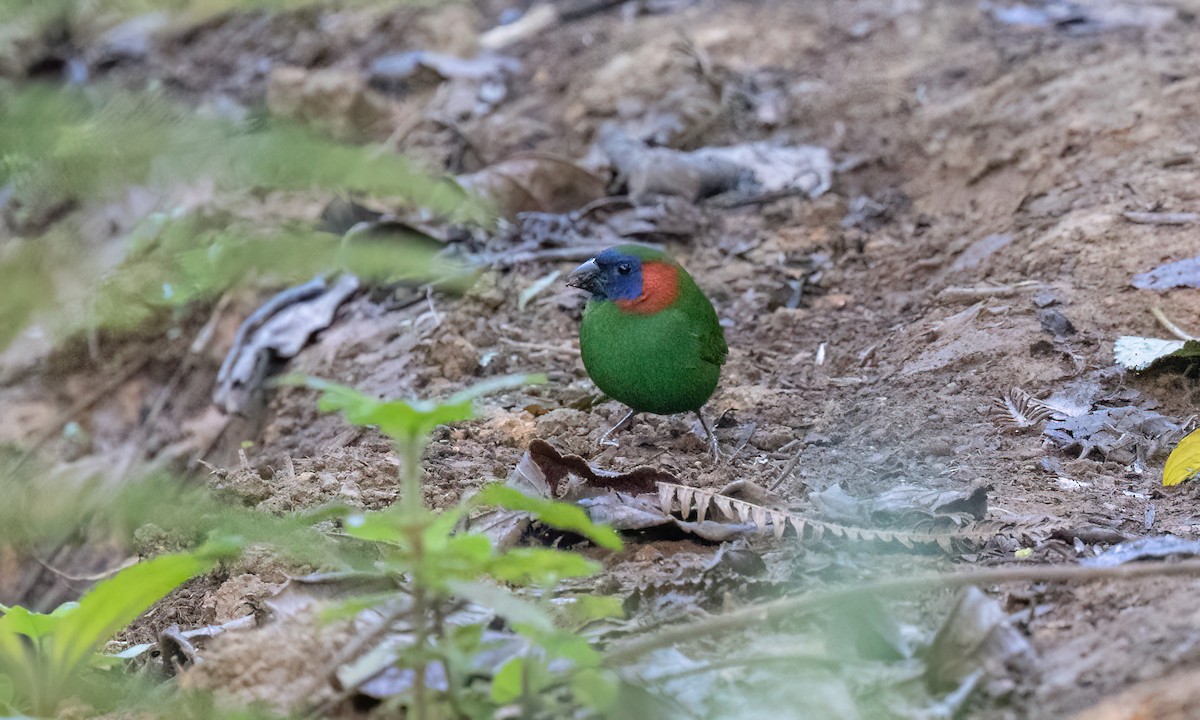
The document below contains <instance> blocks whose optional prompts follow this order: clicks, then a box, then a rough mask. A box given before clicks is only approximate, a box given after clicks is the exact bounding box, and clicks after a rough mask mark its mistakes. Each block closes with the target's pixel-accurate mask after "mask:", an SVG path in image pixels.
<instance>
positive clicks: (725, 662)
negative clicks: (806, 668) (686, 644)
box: [642, 653, 867, 683]
mask: <svg viewBox="0 0 1200 720" xmlns="http://www.w3.org/2000/svg"><path fill="white" fill-rule="evenodd" d="M767 663H797V664H805V665H819V666H821V667H832V668H841V667H845V666H846V665H866V664H867V663H865V662H863V661H862V660H858V659H857V658H849V657H847V658H835V657H829V656H828V655H815V654H813V653H774V654H769V655H751V656H749V657H734V658H724V659H721V660H714V661H713V662H709V663H704V664H703V665H698V666H696V667H689V668H686V669H684V670H677V671H675V672H669V673H663V674H662V675H655V676H654V677H648V678H642V679H643V680H644V681H645V682H652V683H664V682H670V681H672V680H678V679H679V678H685V677H689V676H692V675H702V674H704V673H710V672H716V671H717V670H724V669H726V668H735V667H745V666H746V665H763V664H767Z"/></svg>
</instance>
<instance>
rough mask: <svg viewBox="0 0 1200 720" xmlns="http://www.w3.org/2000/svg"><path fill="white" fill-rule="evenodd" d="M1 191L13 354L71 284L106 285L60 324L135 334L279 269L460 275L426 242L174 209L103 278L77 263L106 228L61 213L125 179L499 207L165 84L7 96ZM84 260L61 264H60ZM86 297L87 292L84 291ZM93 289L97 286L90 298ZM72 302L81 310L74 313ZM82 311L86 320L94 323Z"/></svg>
mask: <svg viewBox="0 0 1200 720" xmlns="http://www.w3.org/2000/svg"><path fill="white" fill-rule="evenodd" d="M0 97H2V98H3V102H0V193H3V194H4V195H6V196H7V197H6V201H5V203H4V205H5V206H6V210H5V212H6V214H7V216H8V219H9V224H10V225H12V226H14V227H16V228H17V229H18V231H20V232H22V233H23V234H24V235H25V236H26V237H20V236H18V237H15V238H9V239H8V240H4V239H3V238H0V348H2V347H3V346H5V345H7V344H8V343H9V342H11V340H12V339H13V337H15V335H16V334H17V333H18V332H20V330H21V329H22V328H23V327H24V326H25V324H26V323H27V322H29V320H30V317H31V315H32V314H33V313H34V312H35V311H37V310H39V309H41V308H47V307H51V306H53V305H54V303H55V302H56V298H57V297H58V296H59V294H60V293H59V290H60V289H61V286H63V285H83V286H85V287H89V288H93V289H94V292H93V293H92V297H91V300H90V301H89V302H88V303H87V304H88V306H89V307H88V309H89V312H88V313H86V314H85V313H81V312H80V309H79V308H59V310H64V311H68V312H67V314H68V316H71V315H73V316H74V317H73V322H66V323H60V325H59V330H60V332H61V331H64V330H65V331H66V332H70V331H72V330H76V329H79V325H80V323H86V324H87V326H88V327H93V328H94V327H100V328H109V327H115V328H128V327H131V326H136V325H137V324H139V323H141V322H144V321H145V320H146V319H147V318H148V317H149V316H151V315H152V314H153V313H154V312H155V311H156V310H159V309H162V308H164V307H166V308H174V307H180V306H183V305H185V304H186V303H188V302H190V301H193V300H197V299H200V300H203V299H207V298H211V297H212V296H214V295H216V294H218V293H220V292H222V291H224V290H226V289H228V288H230V287H233V286H235V285H237V284H239V283H242V282H245V281H246V280H247V279H249V278H253V277H259V276H266V277H267V279H268V280H270V281H272V282H275V283H277V284H288V283H292V282H298V281H301V280H305V279H308V278H310V277H311V276H312V275H314V274H317V273H321V272H331V271H336V270H349V271H352V272H355V273H358V274H361V275H363V276H364V277H366V278H368V279H373V280H394V279H397V278H409V279H414V278H415V279H425V280H428V279H433V278H441V277H445V276H448V275H449V276H462V275H463V269H462V268H456V267H448V266H446V265H445V264H444V263H442V264H439V263H437V262H435V260H434V258H433V252H432V248H430V243H429V242H427V241H426V242H421V241H420V238H418V237H417V236H415V235H414V236H413V239H412V240H411V241H406V240H404V239H402V238H397V239H390V240H387V239H384V240H378V239H376V240H370V239H366V238H359V239H356V240H355V241H354V242H343V241H342V239H341V238H339V237H336V236H334V235H331V234H329V233H323V232H318V231H316V230H314V229H313V228H312V227H311V226H304V225H302V224H301V223H299V222H298V221H296V219H295V218H279V217H270V216H267V217H254V218H249V217H239V216H237V215H234V214H232V213H228V212H224V213H222V212H204V213H201V212H185V213H180V212H177V211H173V210H171V209H170V208H167V209H165V211H163V212H159V213H156V214H154V215H151V216H150V217H147V218H144V219H143V220H142V221H141V222H140V223H136V224H135V230H134V232H133V233H131V235H130V237H128V238H126V239H125V244H126V246H127V247H126V250H125V252H126V253H127V257H126V258H125V261H124V262H121V263H119V264H117V265H116V266H115V267H114V268H112V269H110V270H109V271H108V272H106V273H105V274H104V275H103V277H101V278H95V277H91V276H90V275H91V273H90V272H89V269H90V268H88V266H87V265H86V263H84V261H83V260H81V259H80V256H86V255H87V254H89V253H96V252H97V249H96V246H97V244H98V243H100V242H103V241H106V239H105V238H96V237H92V236H91V235H93V234H94V232H95V230H94V228H93V229H91V230H85V229H83V228H81V227H79V226H78V225H77V224H71V223H64V222H58V223H53V224H51V225H50V227H49V229H48V230H47V227H46V226H47V223H48V221H49V220H51V219H53V218H55V217H56V214H61V211H62V210H63V209H64V208H69V207H71V206H72V205H75V204H78V203H80V202H83V201H87V200H114V199H117V198H119V197H120V196H121V195H122V193H124V192H125V191H126V189H127V188H129V187H132V186H148V187H153V188H156V189H161V190H164V191H166V190H169V189H170V188H175V187H186V186H188V184H189V183H196V182H204V181H211V182H213V183H215V186H216V188H217V190H218V192H225V193H229V194H231V195H234V196H237V195H238V194H241V195H246V194H248V193H250V192H252V191H253V192H262V191H273V190H284V191H323V192H328V193H331V192H338V193H343V192H353V193H362V194H367V195H371V196H374V197H379V198H384V199H386V201H387V202H390V203H392V204H398V205H407V206H409V207H413V208H420V209H422V210H424V211H428V212H432V213H434V214H435V216H437V217H441V218H444V219H445V221H446V222H454V223H462V224H480V223H487V222H490V219H491V217H492V215H491V212H490V210H489V209H488V208H487V207H485V206H484V204H483V203H482V202H480V201H479V200H477V199H475V198H474V197H472V196H469V195H467V194H466V193H465V192H464V191H463V190H462V189H461V188H460V187H458V185H456V184H455V183H454V182H453V181H451V180H449V179H438V178H434V177H432V176H430V175H429V174H427V173H425V172H422V171H420V170H419V169H417V168H415V167H413V166H412V165H411V164H410V163H408V162H407V161H406V160H405V159H404V158H403V157H401V156H398V155H396V154H394V153H391V152H386V151H383V150H382V149H380V148H377V147H354V146H347V145H341V144H338V143H336V142H333V141H331V140H329V139H326V138H324V137H322V136H320V135H318V134H316V133H315V132H313V131H310V130H308V129H306V128H303V127H300V126H297V125H295V124H290V123H283V122H275V121H270V120H263V121H261V122H258V123H252V124H237V123H233V122H229V121H225V120H221V119H215V118H208V117H201V116H198V115H197V114H195V113H194V112H193V111H191V110H189V109H187V108H184V107H182V106H179V105H177V104H175V103H172V102H170V101H169V100H167V99H166V98H164V97H162V96H161V95H157V94H154V93H140V94H131V93H123V92H113V91H109V92H99V91H95V92H93V91H91V90H88V91H81V90H64V89H54V88H49V87H43V86H30V87H26V88H23V89H20V90H13V91H9V92H3V90H0ZM64 256H67V257H70V258H72V259H73V261H74V263H75V266H72V267H70V269H69V270H64V263H63V257H64ZM80 294H81V293H80V292H79V291H78V290H77V289H76V290H75V291H74V295H75V296H79V295H80ZM84 294H85V295H86V293H84ZM71 310H74V312H69V311H71ZM81 318H82V319H81Z"/></svg>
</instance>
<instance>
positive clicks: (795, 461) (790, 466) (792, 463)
mask: <svg viewBox="0 0 1200 720" xmlns="http://www.w3.org/2000/svg"><path fill="white" fill-rule="evenodd" d="M803 454H804V446H803V445H801V446H800V449H799V450H797V451H796V454H795V455H793V456H792V459H791V460H788V463H787V465H784V466H783V472H781V473H779V477H777V478H775V482H773V483H771V484H770V486H768V487H767V489H768V490H770V491H771V492H775V490H776V488H778V487H779V486H780V485H782V484H783V481H784V480H787V479H788V478H789V477H791V476H792V472H793V471H795V469H796V466H797V465H799V464H800V456H801V455H803Z"/></svg>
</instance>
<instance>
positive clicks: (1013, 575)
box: [604, 560, 1200, 667]
mask: <svg viewBox="0 0 1200 720" xmlns="http://www.w3.org/2000/svg"><path fill="white" fill-rule="evenodd" d="M1198 574H1200V560H1183V561H1181V562H1154V563H1139V564H1130V565H1118V566H1116V567H1104V568H1099V567H1080V566H1077V565H1068V566H1061V565H1051V566H1039V565H1032V566H1022V567H1002V568H991V569H988V570H975V571H970V572H960V573H934V574H926V575H917V576H914V577H906V578H888V579H886V580H878V581H875V582H869V583H862V584H856V585H850V586H847V587H843V588H838V589H836V590H826V591H823V592H816V593H811V594H808V595H804V596H801V597H795V598H783V599H780V600H775V601H773V602H768V603H763V604H760V605H751V606H749V607H745V608H742V609H740V610H735V611H733V612H729V613H725V614H723V615H713V616H710V617H707V618H705V619H704V620H702V621H700V622H690V623H685V624H682V625H676V626H674V627H671V628H668V629H666V630H663V631H661V632H659V633H657V634H655V635H651V636H649V637H642V638H639V639H637V640H632V641H630V642H627V643H622V644H620V645H617V646H616V647H614V648H613V649H611V650H609V651H608V652H607V653H606V654H605V656H604V661H605V663H606V664H608V665H609V666H610V667H622V666H625V665H628V664H630V663H632V662H634V661H635V660H637V658H639V657H641V656H643V655H645V654H646V653H648V652H650V651H652V650H657V649H658V648H662V647H671V646H673V645H675V644H677V643H682V642H688V641H691V640H695V639H697V638H702V637H709V636H714V635H720V634H722V633H726V632H730V631H732V630H739V629H742V628H745V627H750V626H761V625H763V624H766V623H771V622H775V621H778V620H781V619H783V618H787V617H791V616H793V615H796V614H798V613H803V612H809V611H812V610H816V609H818V608H822V607H826V606H828V605H834V604H837V603H841V602H846V601H848V600H851V599H853V598H856V597H862V596H865V595H885V594H889V593H896V592H911V591H914V590H930V589H934V588H955V587H962V586H964V585H990V584H993V583H1002V582H1018V581H1032V582H1038V581H1040V582H1072V581H1073V582H1086V581H1089V580H1110V579H1111V580H1132V579H1136V578H1143V577H1153V576H1174V575H1198Z"/></svg>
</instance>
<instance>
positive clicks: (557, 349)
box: [500, 337, 579, 357]
mask: <svg viewBox="0 0 1200 720" xmlns="http://www.w3.org/2000/svg"><path fill="white" fill-rule="evenodd" d="M500 342H502V343H504V344H505V345H512V346H513V347H517V348H521V349H523V350H543V351H545V352H551V353H557V354H560V355H570V356H572V357H574V356H576V355H578V354H579V350H578V349H576V348H573V347H561V346H559V345H546V344H542V343H531V342H524V341H521V340H513V339H512V338H506V337H502V338H500Z"/></svg>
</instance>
